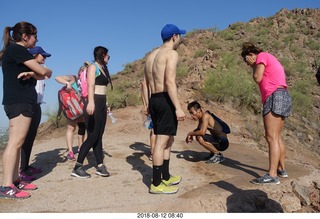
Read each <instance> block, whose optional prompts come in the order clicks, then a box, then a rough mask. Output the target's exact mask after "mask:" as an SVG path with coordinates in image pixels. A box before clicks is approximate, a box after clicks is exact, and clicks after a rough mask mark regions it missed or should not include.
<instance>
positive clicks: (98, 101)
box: [77, 94, 107, 164]
mask: <svg viewBox="0 0 320 219" xmlns="http://www.w3.org/2000/svg"><path fill="white" fill-rule="evenodd" d="M106 101H107V99H106V95H97V94H95V95H94V103H95V110H94V113H93V115H90V116H89V115H88V113H87V111H86V110H84V118H85V120H86V124H87V139H86V140H85V141H84V142H83V144H82V146H81V147H80V152H79V156H78V159H77V163H79V164H83V161H84V159H85V157H86V156H87V154H88V153H89V150H90V149H91V148H93V153H94V156H95V158H96V162H97V164H102V163H103V149H102V136H103V133H104V129H105V126H106V121H107V107H106ZM87 105H88V103H87V101H85V105H84V109H86V108H87Z"/></svg>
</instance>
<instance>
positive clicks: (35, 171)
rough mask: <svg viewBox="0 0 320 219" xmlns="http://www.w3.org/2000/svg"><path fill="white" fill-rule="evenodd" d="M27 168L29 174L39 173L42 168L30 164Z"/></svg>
mask: <svg viewBox="0 0 320 219" xmlns="http://www.w3.org/2000/svg"><path fill="white" fill-rule="evenodd" d="M28 170H29V172H30V173H31V174H39V173H41V172H42V170H41V169H40V168H35V167H32V166H29V168H28Z"/></svg>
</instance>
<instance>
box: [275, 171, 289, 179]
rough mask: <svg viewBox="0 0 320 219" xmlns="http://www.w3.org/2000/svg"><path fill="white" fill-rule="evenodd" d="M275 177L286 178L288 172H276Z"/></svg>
mask: <svg viewBox="0 0 320 219" xmlns="http://www.w3.org/2000/svg"><path fill="white" fill-rule="evenodd" d="M277 175H278V176H280V177H282V178H288V177H289V176H288V172H287V171H286V170H277Z"/></svg>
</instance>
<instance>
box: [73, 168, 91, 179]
mask: <svg viewBox="0 0 320 219" xmlns="http://www.w3.org/2000/svg"><path fill="white" fill-rule="evenodd" d="M71 176H74V177H78V178H90V177H91V175H90V174H89V173H87V172H86V171H85V170H84V169H83V167H79V168H78V169H73V170H72V173H71Z"/></svg>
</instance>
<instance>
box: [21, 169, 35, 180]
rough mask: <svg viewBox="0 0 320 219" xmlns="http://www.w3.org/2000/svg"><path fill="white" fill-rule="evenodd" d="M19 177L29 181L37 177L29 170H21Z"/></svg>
mask: <svg viewBox="0 0 320 219" xmlns="http://www.w3.org/2000/svg"><path fill="white" fill-rule="evenodd" d="M19 177H20V179H21V180H23V181H28V182H30V181H33V180H35V179H36V177H34V176H32V175H31V173H30V172H29V171H21V172H20V173H19Z"/></svg>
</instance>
